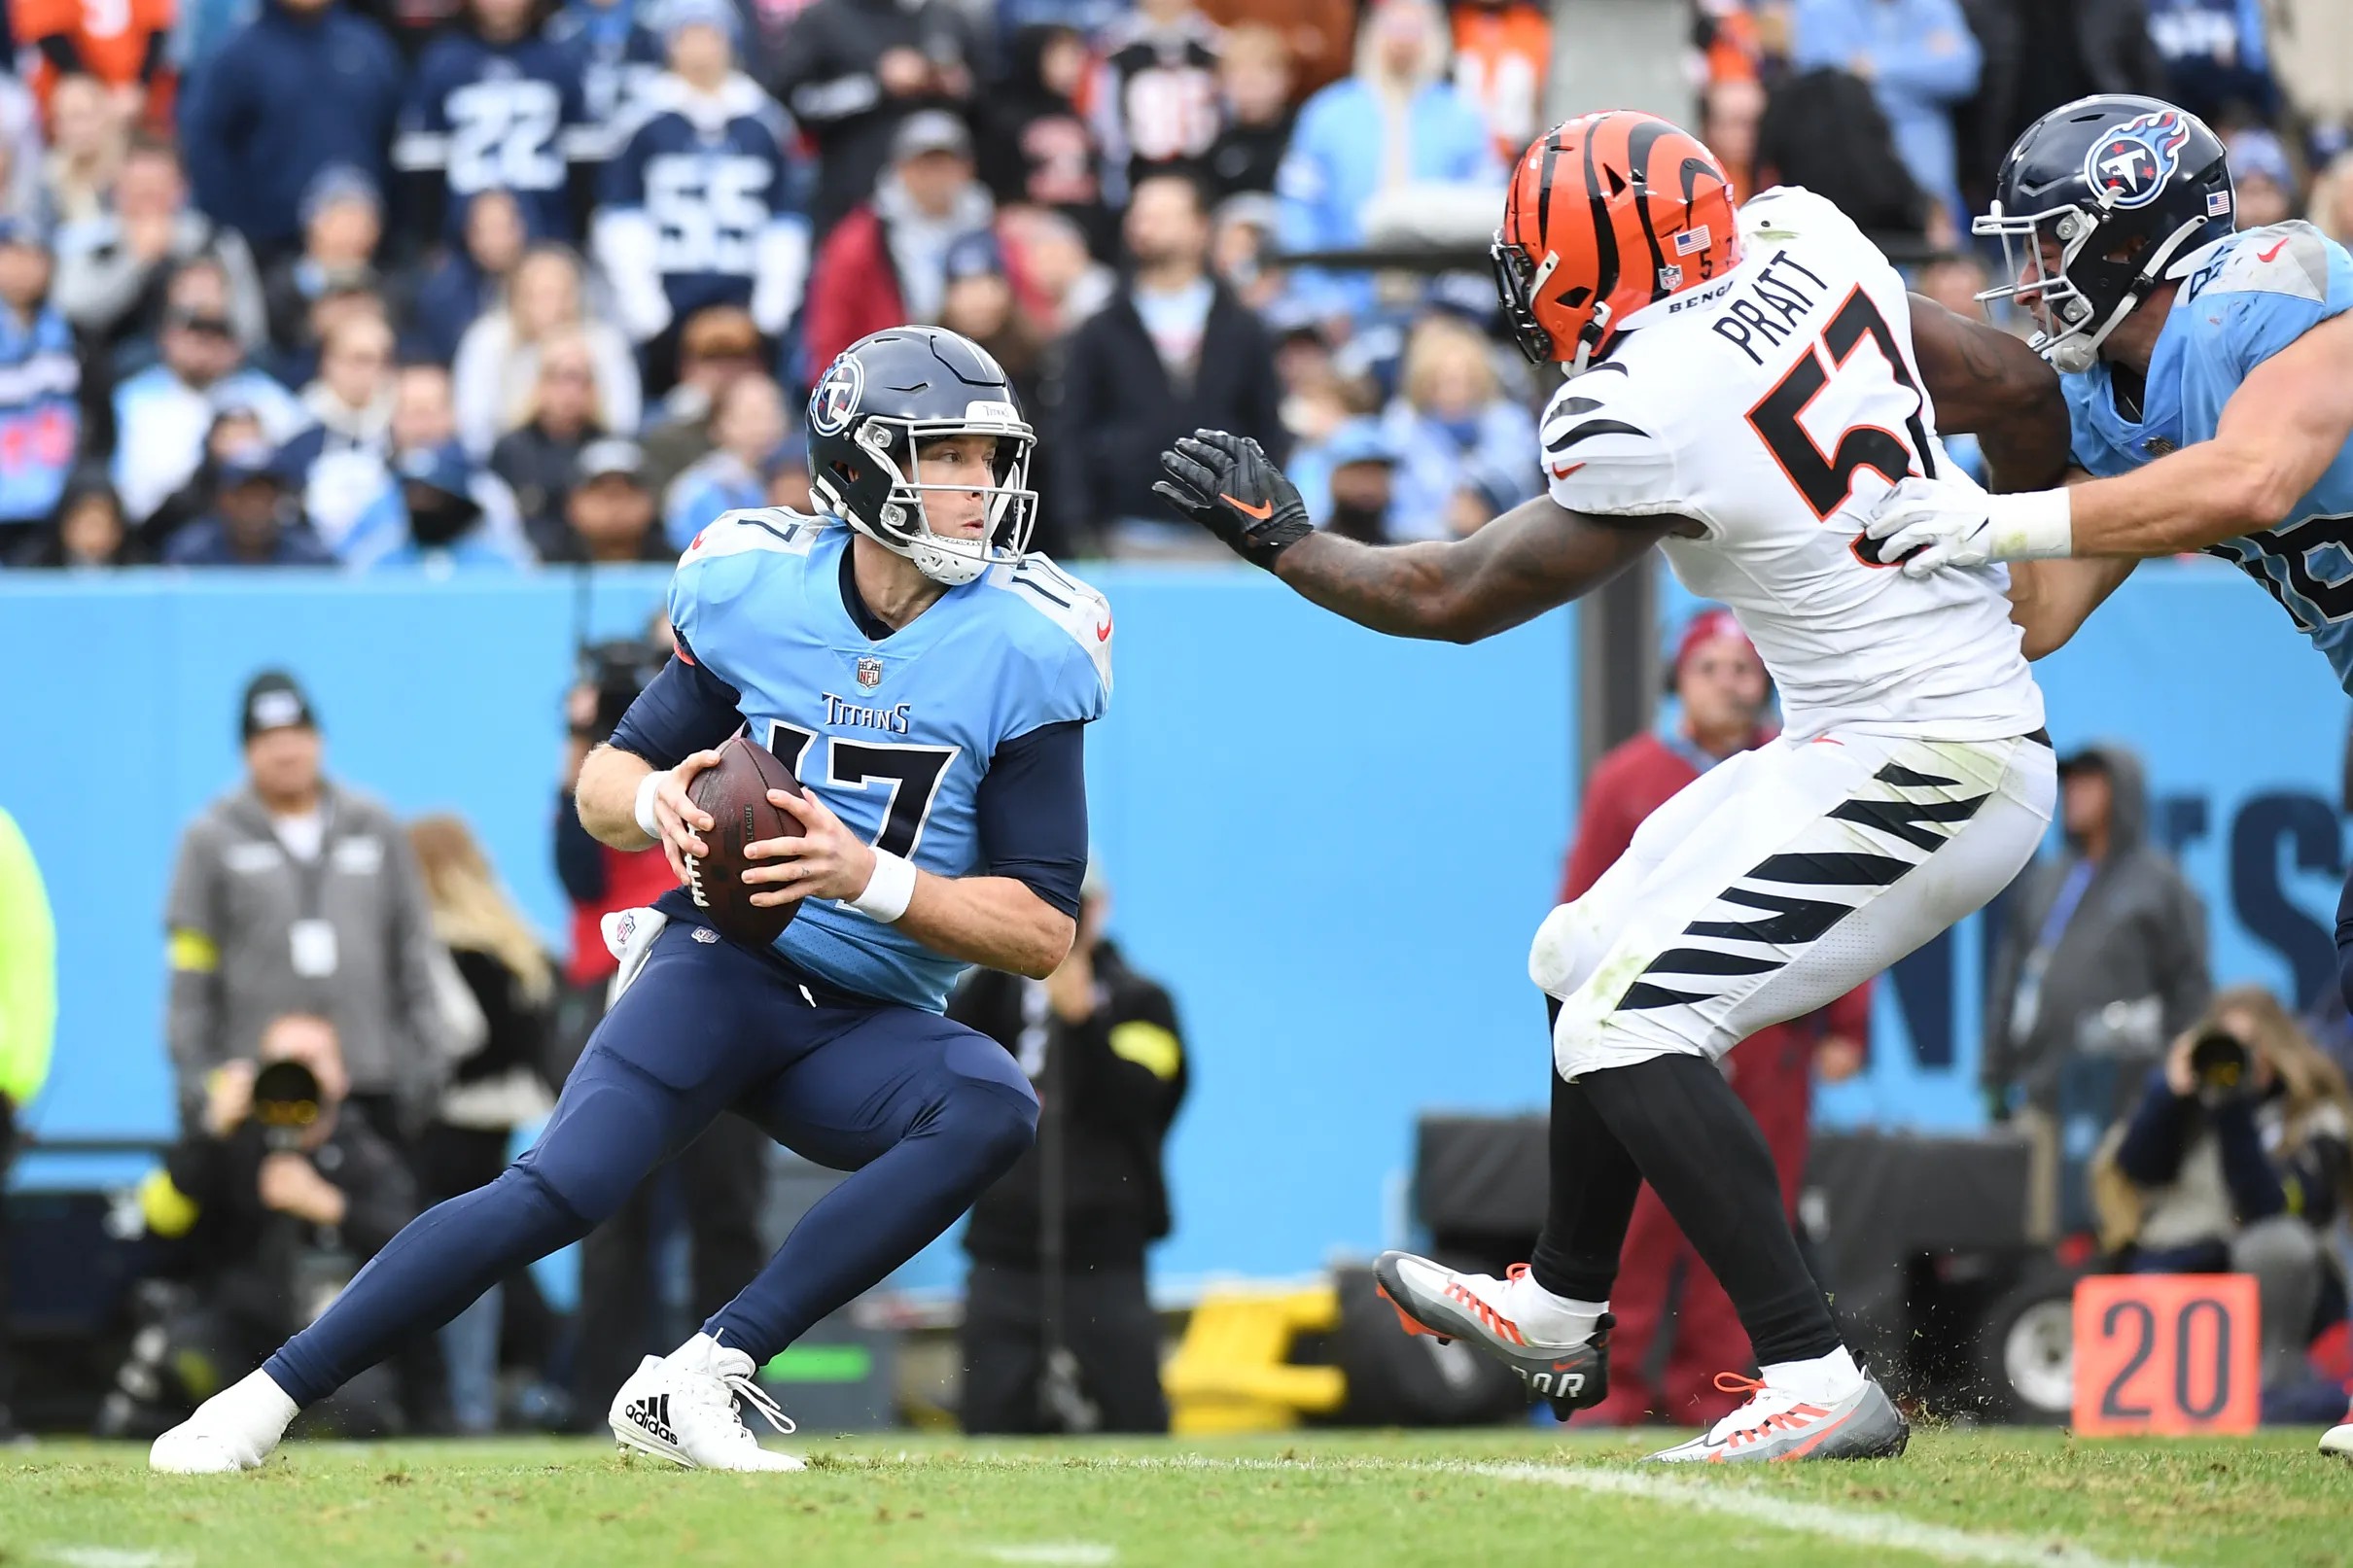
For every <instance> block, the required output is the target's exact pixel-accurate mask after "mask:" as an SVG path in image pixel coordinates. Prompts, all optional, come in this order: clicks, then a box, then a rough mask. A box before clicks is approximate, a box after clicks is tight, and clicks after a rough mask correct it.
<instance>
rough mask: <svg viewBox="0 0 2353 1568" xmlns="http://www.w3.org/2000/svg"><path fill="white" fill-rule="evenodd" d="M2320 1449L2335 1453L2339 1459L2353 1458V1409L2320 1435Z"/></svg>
mask: <svg viewBox="0 0 2353 1568" xmlns="http://www.w3.org/2000/svg"><path fill="white" fill-rule="evenodd" d="M2320 1451H2321V1452H2323V1453H2333V1454H2335V1456H2336V1457H2337V1458H2339V1459H2353V1411H2348V1412H2347V1413H2346V1415H2345V1418H2344V1419H2343V1420H2342V1421H2339V1422H2338V1423H2337V1424H2336V1425H2335V1426H2333V1427H2331V1428H2329V1430H2327V1431H2326V1432H2323V1433H2322V1434H2321V1435H2320Z"/></svg>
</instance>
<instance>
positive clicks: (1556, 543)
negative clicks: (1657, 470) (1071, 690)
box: [1152, 430, 1680, 643]
mask: <svg viewBox="0 0 2353 1568" xmlns="http://www.w3.org/2000/svg"><path fill="white" fill-rule="evenodd" d="M1160 462H1161V466H1162V467H1163V468H1164V469H1166V470H1168V477H1167V478H1165V479H1163V480H1161V481H1160V482H1159V483H1158V484H1156V485H1154V486H1153V487H1152V488H1153V490H1154V491H1155V492H1156V493H1157V494H1158V495H1159V496H1160V497H1161V498H1162V499H1163V500H1165V501H1167V502H1168V503H1169V505H1172V506H1174V507H1175V508H1176V510H1177V511H1179V512H1181V513H1182V514H1184V515H1185V516H1187V517H1189V518H1191V519H1192V520H1193V521H1195V522H1197V523H1200V524H1201V525H1202V526H1203V527H1204V528H1207V529H1208V530H1209V531H1210V532H1211V533H1212V534H1214V535H1216V536H1217V537H1218V538H1219V539H1221V540H1224V541H1225V542H1226V543H1227V544H1228V545H1229V546H1231V547H1232V548H1233V550H1234V551H1235V553H1237V554H1239V555H1240V556H1241V557H1242V558H1243V559H1244V560H1246V561H1249V562H1251V563H1253V564H1254V565H1257V566H1262V567H1264V568H1266V569H1267V570H1268V571H1269V572H1272V573H1274V574H1275V575H1277V576H1279V577H1281V578H1282V580H1283V581H1284V582H1286V583H1289V584H1290V585H1291V587H1292V588H1293V589H1295V590H1296V591H1297V592H1298V593H1299V594H1300V596H1301V597H1303V598H1306V599H1311V600H1313V601H1315V602H1316V603H1317V604H1318V605H1321V606H1322V607H1323V608H1324V609H1326V610H1332V611H1334V612H1335V613H1337V614H1341V615H1345V616H1347V617H1348V618H1349V619H1350V620H1352V621H1354V622H1355V623H1356V624H1357V625H1359V626H1369V627H1371V628H1372V629H1373V630H1374V631H1376V632H1387V634H1388V635H1390V636H1391V637H1420V638H1429V639H1433V640H1436V641H1443V642H1450V643H1476V642H1478V641H1480V640H1481V639H1482V638H1488V637H1493V636H1494V635H1495V634H1496V633H1497V632H1502V631H1508V630H1509V629H1510V628H1512V627H1514V626H1517V625H1519V624H1520V623H1521V622H1523V621H1527V620H1532V619H1534V618H1535V617H1536V616H1538V615H1541V614H1542V613H1544V611H1546V610H1551V609H1553V608H1554V607H1556V606H1559V605H1564V604H1567V603H1568V602H1569V601H1570V600H1572V599H1575V598H1577V597H1579V596H1580V595H1582V594H1586V593H1590V592H1591V591H1592V590H1593V589H1595V588H1597V587H1599V586H1600V585H1601V584H1602V583H1604V582H1606V581H1608V580H1609V579H1610V578H1611V577H1612V576H1615V575H1617V574H1618V573H1619V572H1621V571H1623V570H1624V569H1625V568H1626V567H1627V566H1628V565H1630V564H1631V563H1633V561H1634V560H1635V559H1636V558H1637V557H1638V556H1640V555H1641V554H1642V553H1643V552H1644V551H1645V550H1648V549H1649V548H1650V547H1651V546H1652V545H1653V544H1656V543H1657V542H1658V541H1659V540H1661V539H1664V538H1665V537H1666V536H1667V535H1668V533H1669V532H1671V531H1672V530H1673V529H1674V528H1675V527H1677V526H1678V525H1679V523H1680V519H1677V518H1672V517H1667V518H1652V517H1642V518H1628V519H1625V520H1623V521H1621V520H1619V519H1615V518H1611V519H1597V518H1591V517H1587V516H1585V515H1583V514H1582V513H1579V512H1573V511H1570V510H1568V509H1567V508H1566V507H1563V506H1561V505H1556V504H1554V503H1553V502H1552V501H1550V500H1547V499H1545V498H1543V497H1538V498H1537V499H1536V500H1534V501H1530V502H1526V503H1524V504H1522V505H1518V506H1515V507H1513V508H1512V509H1511V510H1510V511H1507V512H1505V513H1504V514H1503V515H1502V516H1500V517H1498V518H1496V519H1495V520H1494V521H1493V522H1492V523H1489V524H1488V525H1487V526H1486V527H1484V528H1482V529H1480V530H1479V531H1478V532H1477V533H1476V534H1473V535H1471V536H1470V538H1468V539H1465V540H1455V541H1453V542H1451V543H1441V542H1438V541H1435V540H1431V541H1425V542H1422V543H1417V544H1378V545H1377V544H1360V543H1358V542H1356V541H1355V540H1347V539H1342V538H1340V537H1339V536H1338V535H1336V534H1319V533H1317V532H1316V530H1315V528H1314V527H1313V525H1311V524H1310V523H1309V522H1308V520H1307V508H1306V506H1305V505H1302V504H1301V502H1300V500H1299V492H1298V490H1297V488H1296V487H1294V486H1293V485H1292V484H1291V482H1290V480H1288V479H1286V478H1284V477H1283V475H1282V470H1280V469H1278V468H1276V467H1275V465H1274V463H1273V462H1272V461H1270V460H1269V459H1268V457H1267V455H1266V453H1265V452H1263V451H1261V450H1260V449H1259V446H1258V443H1257V442H1255V441H1251V440H1245V439H1243V438H1241V437H1239V436H1230V435H1228V434H1226V433H1225V432H1224V431H1209V430H1205V431H1196V432H1195V433H1194V434H1193V435H1192V436H1187V437H1185V438H1183V439H1181V440H1179V441H1178V442H1177V443H1176V446H1175V447H1174V448H1172V449H1171V450H1169V451H1167V452H1164V453H1162V454H1161V459H1160Z"/></svg>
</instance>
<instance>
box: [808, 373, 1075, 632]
mask: <svg viewBox="0 0 2353 1568" xmlns="http://www.w3.org/2000/svg"><path fill="white" fill-rule="evenodd" d="M942 436H995V437H996V439H997V458H996V464H995V474H994V477H995V482H994V483H993V484H991V485H989V486H988V487H987V488H986V490H985V492H984V494H985V496H986V499H987V505H988V511H987V516H988V528H987V530H986V531H985V532H983V533H982V534H981V536H980V537H979V538H977V539H964V538H959V537H957V536H955V535H952V534H938V533H934V532H933V531H932V529H931V519H930V518H929V517H927V516H926V515H925V511H924V494H925V492H926V491H931V490H957V491H962V492H966V493H967V494H968V493H969V492H970V490H971V486H969V485H966V484H955V485H949V484H935V483H930V482H927V481H926V480H925V478H924V476H923V471H922V457H921V455H920V450H919V449H920V448H921V447H922V446H923V444H924V443H926V442H928V441H935V440H938V439H940V438H941V437H942ZM1036 443H1037V436H1036V432H1035V431H1033V430H1032V429H1031V428H1030V426H1029V425H1028V423H1027V422H1025V421H1024V420H1023V419H1022V417H1021V409H1020V406H1019V405H1018V404H1017V403H1016V402H1015V401H1014V398H1013V387H1012V383H1011V382H1010V381H1008V380H1007V379H1006V377H1005V373H1004V370H1003V368H1002V367H1001V366H999V365H998V363H997V361H996V360H995V359H993V358H992V357H991V356H990V354H989V352H988V350H986V349H984V348H982V347H981V346H980V345H979V344H978V343H975V342H973V341H972V340H971V339H970V338H968V337H965V336H963V335H961V334H959V333H956V332H951V331H948V330H946V329H945V328H942V327H893V328H889V329H887V330H885V331H879V332H870V333H868V334H867V335H866V336H864V337H861V338H860V339H859V340H858V341H857V342H855V343H852V344H851V345H850V346H849V347H848V348H846V349H843V350H842V351H841V354H840V355H839V357H837V358H836V359H835V360H834V362H833V363H832V364H831V365H830V366H827V367H826V369H825V374H824V375H822V376H820V377H818V381H817V385H816V387H815V388H814V389H813V390H812V391H811V392H810V394H809V488H810V489H811V490H812V491H813V492H815V494H816V496H817V499H818V500H819V502H821V503H822V504H823V505H825V509H826V510H827V511H830V512H832V513H833V514H834V515H835V516H837V517H839V518H841V519H842V520H843V521H844V522H846V523H848V524H849V525H850V526H851V527H852V528H855V529H857V530H858V531H859V532H860V533H861V534H863V535H865V536H866V538H868V539H870V540H874V542H876V543H877V544H880V545H882V546H883V547H884V548H885V549H888V550H891V551H894V552H895V553H896V554H899V555H903V556H905V557H906V558H907V559H908V560H910V561H913V562H914V563H915V565H916V569H917V570H918V571H920V572H922V573H923V575H925V576H927V577H930V578H931V580H932V581H933V582H944V583H947V584H949V585H951V586H953V585H954V584H957V583H960V582H970V581H971V580H972V579H973V578H975V577H977V576H979V575H981V574H982V573H983V572H985V571H987V570H988V569H989V568H990V567H991V566H994V565H996V564H998V563H1000V562H1014V561H1018V560H1020V559H1021V557H1022V553H1023V551H1025V550H1026V549H1028V547H1029V542H1030V530H1031V528H1032V526H1033V525H1034V524H1035V523H1036V514H1037V493H1036V491H1034V490H1032V489H1030V488H1029V483H1030V453H1031V451H1032V449H1033V448H1034V447H1035V446H1036Z"/></svg>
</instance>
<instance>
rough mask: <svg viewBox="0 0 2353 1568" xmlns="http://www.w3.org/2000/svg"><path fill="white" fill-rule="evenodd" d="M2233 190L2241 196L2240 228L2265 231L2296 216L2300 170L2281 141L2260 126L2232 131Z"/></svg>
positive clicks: (2229, 143)
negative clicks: (2263, 229) (2290, 160)
mask: <svg viewBox="0 0 2353 1568" xmlns="http://www.w3.org/2000/svg"><path fill="white" fill-rule="evenodd" d="M2223 145H2224V147H2225V148H2227V149H2228V150H2229V152H2230V189H2231V191H2232V192H2234V193H2235V194H2236V195H2237V197H2238V226H2239V227H2241V228H2262V227H2264V226H2267V225H2270V224H2277V223H2285V222H2286V221H2287V220H2288V219H2290V218H2293V217H2295V216H2296V213H2297V209H2298V202H2297V199H2296V196H2297V191H2296V171H2295V169H2293V168H2292V167H2290V166H2289V163H2288V151H2287V149H2286V148H2284V147H2282V146H2281V145H2280V142H2279V138H2278V137H2277V136H2275V135H2273V134H2272V133H2271V132H2269V131H2267V130H2265V129H2263V128H2261V127H2260V126H2254V125H2250V126H2247V127H2245V128H2243V129H2240V130H2234V131H2230V132H2229V133H2228V134H2227V135H2225V137H2224V138H2223Z"/></svg>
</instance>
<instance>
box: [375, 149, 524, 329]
mask: <svg viewBox="0 0 2353 1568" xmlns="http://www.w3.org/2000/svg"><path fill="white" fill-rule="evenodd" d="M530 241H531V233H530V230H529V229H527V228H525V227H524V226H523V214H522V209H521V208H520V207H519V206H517V205H516V203H515V199H514V197H513V196H512V195H511V194H509V192H505V191H485V192H482V193H481V194H480V195H478V196H475V197H474V199H473V200H471V201H469V202H467V203H466V217H465V223H464V226H463V229H462V231H461V237H460V241H459V243H458V244H456V245H452V246H449V247H446V248H445V249H444V250H443V251H442V253H441V257H440V260H439V261H436V262H434V263H433V265H432V266H431V267H430V268H429V269H428V270H427V271H426V273H425V274H424V276H423V277H422V278H421V279H419V280H418V283H417V286H416V293H415V295H414V296H413V297H411V298H410V300H409V302H408V310H407V312H406V320H405V321H404V324H403V329H402V339H401V348H402V352H403V354H404V356H405V357H407V358H409V359H414V360H430V361H432V362H433V363H435V364H437V365H447V364H449V363H450V362H451V361H452V360H455V359H456V358H457V354H458V344H459V343H461V342H463V341H464V340H465V336H466V329H467V328H469V327H471V326H473V325H474V322H475V320H476V319H477V318H479V317H482V316H485V315H488V314H489V313H490V312H492V311H494V310H496V309H498V308H499V302H500V301H501V300H502V299H504V298H505V297H506V296H507V288H508V283H509V279H511V278H512V277H513V275H514V269H515V267H516V266H517V265H518V264H519V263H520V262H521V261H522V260H523V253H524V248H525V247H526V246H527V245H529V243H530Z"/></svg>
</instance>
